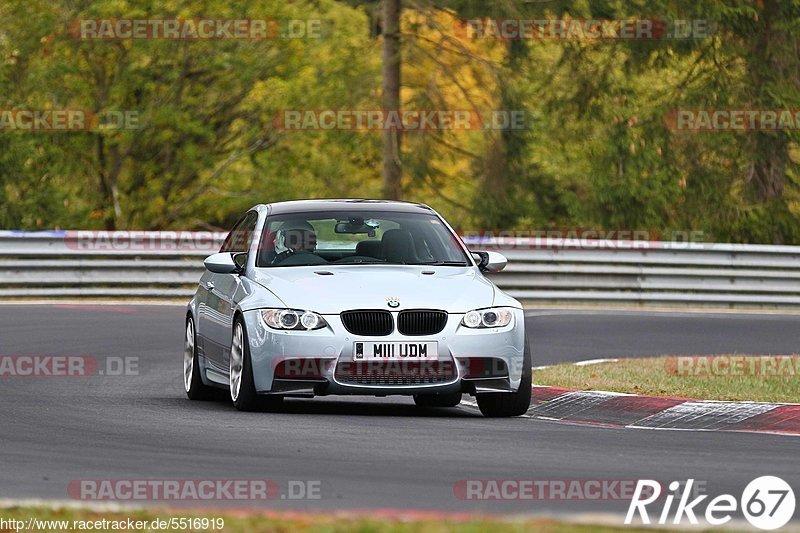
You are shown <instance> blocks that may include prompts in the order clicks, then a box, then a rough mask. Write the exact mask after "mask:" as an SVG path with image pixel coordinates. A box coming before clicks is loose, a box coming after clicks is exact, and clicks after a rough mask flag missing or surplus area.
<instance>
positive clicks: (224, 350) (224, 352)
mask: <svg viewBox="0 0 800 533" xmlns="http://www.w3.org/2000/svg"><path fill="white" fill-rule="evenodd" d="M257 224H258V213H257V212H255V211H249V212H248V213H247V214H246V215H245V216H244V217H242V219H241V220H239V222H237V223H236V225H235V226H234V227H233V229H232V230H231V232H230V233H229V234H228V237H227V238H226V239H225V242H224V243H223V245H222V248H221V249H220V252H228V253H232V254H237V253H247V251H248V250H249V248H250V243H251V242H252V241H253V235H254V233H255V231H256V225H257ZM203 279H204V280H205V291H206V301H205V304H206V305H205V308H204V310H203V312H202V313H201V320H202V325H201V327H202V329H203V351H204V353H205V356H206V361H207V363H208V365H209V366H211V367H212V368H213V369H214V370H216V371H217V372H222V373H227V372H228V368H227V365H228V352H229V351H230V347H231V335H232V331H233V311H234V305H233V295H234V293H235V292H236V289H237V288H238V287H239V284H240V283H241V281H240V279H239V275H238V274H215V273H209V272H206V275H204V276H203Z"/></svg>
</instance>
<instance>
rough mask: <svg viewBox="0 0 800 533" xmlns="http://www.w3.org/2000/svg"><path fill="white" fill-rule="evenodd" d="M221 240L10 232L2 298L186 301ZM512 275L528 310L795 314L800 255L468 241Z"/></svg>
mask: <svg viewBox="0 0 800 533" xmlns="http://www.w3.org/2000/svg"><path fill="white" fill-rule="evenodd" d="M225 235H226V234H225V233H217V232H88V231H87V232H81V231H50V232H15V231H0V298H32V297H33V298H37V297H41V298H62V297H97V298H114V297H116V298H120V297H122V298H147V299H150V298H186V299H188V298H189V297H191V295H192V294H193V292H194V289H195V286H196V283H197V280H198V279H199V277H200V275H201V274H202V272H203V265H202V258H203V257H205V256H207V255H210V254H212V253H214V252H216V251H217V250H218V249H219V246H220V243H221V242H222V240H223V239H224V237H225ZM465 241H466V242H467V245H468V246H469V247H470V248H471V249H490V250H496V251H499V252H501V253H503V254H504V255H506V257H508V260H509V264H508V267H507V268H506V269H505V270H504V271H503V272H501V273H499V274H493V275H492V276H491V277H492V279H493V280H494V281H495V283H497V285H499V286H500V287H501V288H502V289H503V290H505V291H507V292H508V293H509V294H511V295H512V296H514V297H516V298H518V299H520V300H523V301H525V302H526V303H543V302H562V303H563V302H571V303H585V302H604V303H609V302H610V303H618V304H638V305H665V304H666V305H669V304H673V305H692V306H698V305H712V306H732V307H733V306H742V305H744V306H750V307H752V306H763V307H793V306H798V305H800V247H796V246H771V245H741V244H715V243H689V244H687V243H674V242H653V241H650V242H647V241H628V242H618V241H613V242H606V241H597V240H581V241H579V242H577V241H576V242H573V241H569V240H548V241H546V242H540V241H535V240H532V239H479V238H466V239H465Z"/></svg>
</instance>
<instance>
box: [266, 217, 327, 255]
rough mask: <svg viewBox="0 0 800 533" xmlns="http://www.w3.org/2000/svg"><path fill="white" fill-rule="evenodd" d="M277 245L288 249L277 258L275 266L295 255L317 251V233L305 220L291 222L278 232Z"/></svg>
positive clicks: (284, 224) (283, 225)
mask: <svg viewBox="0 0 800 533" xmlns="http://www.w3.org/2000/svg"><path fill="white" fill-rule="evenodd" d="M275 243H276V245H278V246H282V247H283V248H286V249H285V250H284V251H282V252H281V253H279V254H278V255H277V256H276V257H275V260H274V261H273V262H272V263H273V264H277V263H280V262H281V261H283V260H284V259H286V258H287V257H289V256H292V255H295V254H313V253H314V251H315V250H316V249H317V232H316V231H314V226H312V225H311V224H309V223H308V222H306V221H305V220H290V221H287V222H284V223H283V224H282V225H281V227H280V229H279V230H278V231H277V235H276V236H275Z"/></svg>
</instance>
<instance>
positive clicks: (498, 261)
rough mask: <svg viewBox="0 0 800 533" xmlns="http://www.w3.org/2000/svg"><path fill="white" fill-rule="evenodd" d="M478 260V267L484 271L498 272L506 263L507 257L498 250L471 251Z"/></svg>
mask: <svg viewBox="0 0 800 533" xmlns="http://www.w3.org/2000/svg"><path fill="white" fill-rule="evenodd" d="M472 255H473V257H475V258H476V259H477V260H478V268H480V269H481V270H483V271H485V272H500V271H501V270H503V269H504V268H505V267H506V265H507V264H508V259H506V256H504V255H503V254H501V253H498V252H484V251H480V252H472Z"/></svg>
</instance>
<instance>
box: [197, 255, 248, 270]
mask: <svg viewBox="0 0 800 533" xmlns="http://www.w3.org/2000/svg"><path fill="white" fill-rule="evenodd" d="M233 255H234V254H232V253H230V252H221V253H218V254H214V255H209V256H208V257H206V259H205V261H203V264H204V265H205V267H206V268H207V269H208V270H209V271H210V272H214V273H215V274H235V273H237V272H239V270H240V267H239V265H237V264H236V262H235V261H234V260H233Z"/></svg>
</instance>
